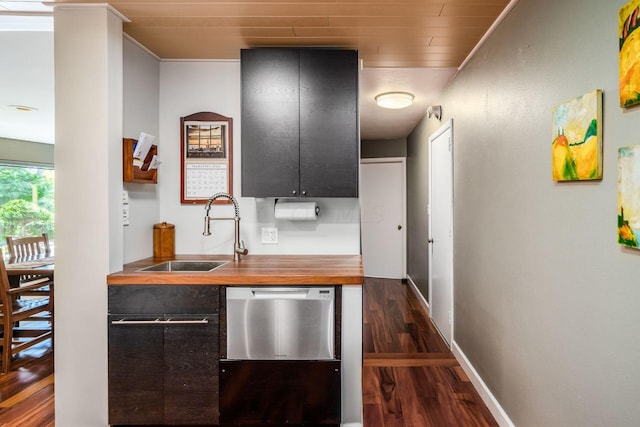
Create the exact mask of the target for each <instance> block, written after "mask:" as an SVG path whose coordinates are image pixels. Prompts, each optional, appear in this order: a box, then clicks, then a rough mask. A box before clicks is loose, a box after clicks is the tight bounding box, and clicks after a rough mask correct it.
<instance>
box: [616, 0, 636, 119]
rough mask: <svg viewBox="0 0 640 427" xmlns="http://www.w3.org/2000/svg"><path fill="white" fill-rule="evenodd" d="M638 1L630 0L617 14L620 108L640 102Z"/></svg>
mask: <svg viewBox="0 0 640 427" xmlns="http://www.w3.org/2000/svg"><path fill="white" fill-rule="evenodd" d="M639 14H640V0H632V1H630V2H629V3H627V4H626V5H624V6H622V8H620V11H619V13H618V40H619V49H620V53H619V58H620V70H619V72H620V106H621V107H629V106H631V105H634V104H637V103H638V102H640V31H636V30H637V29H638V27H640V16H639Z"/></svg>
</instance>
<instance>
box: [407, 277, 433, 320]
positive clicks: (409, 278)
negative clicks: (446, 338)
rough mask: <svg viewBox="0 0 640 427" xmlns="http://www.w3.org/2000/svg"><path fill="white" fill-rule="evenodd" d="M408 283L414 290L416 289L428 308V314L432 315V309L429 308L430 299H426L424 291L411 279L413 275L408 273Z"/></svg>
mask: <svg viewBox="0 0 640 427" xmlns="http://www.w3.org/2000/svg"><path fill="white" fill-rule="evenodd" d="M407 283H409V285H411V286H412V287H413V290H414V291H416V295H418V298H420V301H422V304H423V305H424V308H425V309H426V310H427V314H428V315H431V310H430V309H429V301H427V300H426V299H425V297H424V295H422V292H420V290H419V289H418V287H417V286H416V284H415V282H414V281H413V280H411V276H409V275H408V274H407Z"/></svg>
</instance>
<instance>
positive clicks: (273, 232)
mask: <svg viewBox="0 0 640 427" xmlns="http://www.w3.org/2000/svg"><path fill="white" fill-rule="evenodd" d="M262 243H264V244H272V245H273V244H277V243H278V228H277V227H262Z"/></svg>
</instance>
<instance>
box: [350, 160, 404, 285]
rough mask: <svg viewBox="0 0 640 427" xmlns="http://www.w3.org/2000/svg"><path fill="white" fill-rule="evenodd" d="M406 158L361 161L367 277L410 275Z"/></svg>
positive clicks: (364, 258)
mask: <svg viewBox="0 0 640 427" xmlns="http://www.w3.org/2000/svg"><path fill="white" fill-rule="evenodd" d="M405 183H406V178H405V159H404V158H387V159H363V160H362V161H361V164H360V214H361V227H362V264H363V268H364V275H365V276H367V277H383V278H388V279H404V278H405V276H406V261H405V259H406V258H405V251H406V245H405V240H406V237H405V236H406V227H405Z"/></svg>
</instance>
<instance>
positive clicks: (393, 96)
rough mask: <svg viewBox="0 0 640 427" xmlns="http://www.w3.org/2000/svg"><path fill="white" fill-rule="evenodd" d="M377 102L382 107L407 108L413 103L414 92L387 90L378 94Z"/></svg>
mask: <svg viewBox="0 0 640 427" xmlns="http://www.w3.org/2000/svg"><path fill="white" fill-rule="evenodd" d="M376 103H377V104H378V106H380V107H382V108H392V109H399V108H406V107H408V106H409V105H411V104H412V103H413V94H411V93H408V92H386V93H381V94H380V95H377V96H376Z"/></svg>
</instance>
